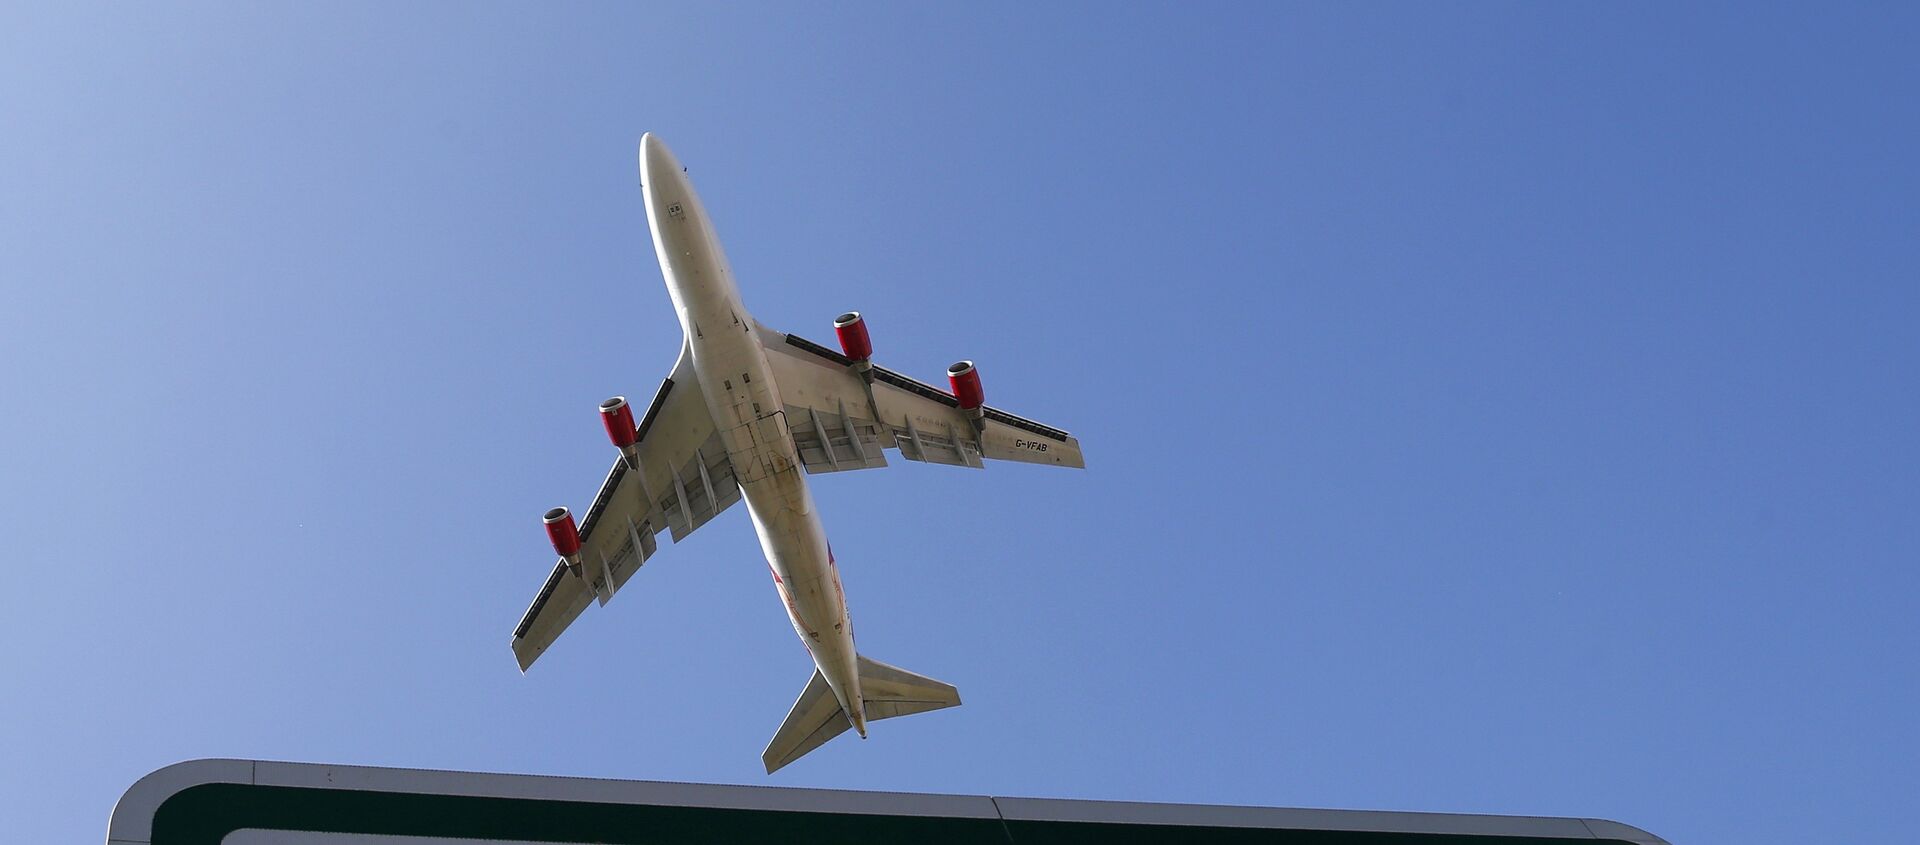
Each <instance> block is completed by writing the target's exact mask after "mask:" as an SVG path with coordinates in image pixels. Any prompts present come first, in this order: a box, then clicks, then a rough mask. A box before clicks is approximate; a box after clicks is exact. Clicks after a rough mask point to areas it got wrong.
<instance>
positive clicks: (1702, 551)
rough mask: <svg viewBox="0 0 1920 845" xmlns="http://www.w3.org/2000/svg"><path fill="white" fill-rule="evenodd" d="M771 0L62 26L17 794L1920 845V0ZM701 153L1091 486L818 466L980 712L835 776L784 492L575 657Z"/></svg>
mask: <svg viewBox="0 0 1920 845" xmlns="http://www.w3.org/2000/svg"><path fill="white" fill-rule="evenodd" d="M700 5H702V4H684V3H679V4H661V5H657V6H649V7H630V6H626V5H614V6H588V5H570V6H565V7H559V8H552V7H538V6H532V5H525V4H514V5H483V6H475V5H466V4H449V5H431V4H403V5H402V6H401V7H391V4H377V5H376V4H365V5H349V4H335V3H328V4H316V5H315V6H314V7H308V8H303V7H293V6H289V5H287V4H266V5H265V6H262V5H259V4H245V5H243V4H235V5H215V6H202V5H186V6H164V7H162V6H155V5H149V4H115V5H110V6H86V5H74V4H64V3H63V4H54V3H41V4H29V5H10V6H8V7H7V8H6V9H5V10H4V11H0V112H3V113H4V122H3V124H0V125H3V126H4V129H0V290H3V291H4V293H5V300H4V303H5V304H4V307H0V408H4V414H0V442H3V443H5V444H6V445H5V446H4V447H0V479H3V480H4V483H0V497H3V498H0V529H3V533H0V536H4V537H5V538H6V539H5V541H4V542H5V550H6V554H5V563H6V565H7V568H8V572H9V577H8V578H7V579H6V580H7V584H8V586H6V587H5V588H4V589H0V618H4V619H5V620H6V623H7V629H8V630H7V639H8V642H9V645H10V648H8V649H7V651H8V656H7V658H6V660H5V667H6V670H5V680H4V682H0V684H3V685H0V757H3V758H4V759H5V761H6V763H5V765H4V766H3V767H0V818H4V819H6V824H7V833H6V836H7V838H9V839H14V841H20V842H60V841H97V840H98V839H99V838H100V837H101V836H103V832H104V829H105V824H106V819H107V814H108V811H109V809H110V808H111V806H112V804H113V802H114V800H115V799H116V798H117V797H118V796H119V794H120V793H121V792H122V790H124V789H125V787H126V786H127V785H129V784H130V783H132V782H133V780H134V779H136V778H138V777H139V776H140V775H142V774H144V773H146V772H147V771H150V770H152V769H154V768H157V767H159V766H162V765H165V764H168V763H171V762H174V761H177V760H181V759H185V758H192V757H205V756H240V757H260V758H278V759H291V760H311V761H323V762H343V763H363V764H377V765H392V766H418V767H442V768H472V769H483V770H498V771H512V772H538V773H555V774H572V775H586V776H604V777H628V778H647V779H670V780H696V781H717V782H737V783H749V784H759V783H774V784H792V785H808V786H830V787H847V788H860V789H900V790H923V791H944V792H969V793H993V794H1002V795H1009V794H1011V795H1037V796H1056V797H1091V798H1115V799H1142V800H1161V801H1204V802H1222V803H1249V804H1267V805H1282V806H1310V807H1355V808H1370V809H1398V810H1438V811H1461V812H1489V813H1520V814H1546V815H1583V816H1599V817H1608V818H1614V819H1618V820H1620V821H1624V822H1628V823H1631V824H1635V825H1639V826H1642V827H1645V828H1647V829H1649V830H1651V831H1653V832H1655V833H1658V834H1661V835H1663V836H1666V837H1668V838H1670V839H1672V840H1673V841H1674V842H1676V843H1682V842H1685V843H1705V842H1728V843H1736V842H1737V843H1751V842H1809V841H1850V842H1863V843H1864V842H1887V843H1893V842H1909V841H1911V837H1912V828H1911V824H1912V821H1911V809H1912V802H1913V799H1914V796H1915V795H1920V764H1917V763H1916V759H1917V758H1920V729H1917V727H1916V717H1915V715H1914V714H1915V712H1916V710H1917V709H1920V702H1916V692H1917V691H1920V677H1917V672H1916V659H1915V651H1916V646H1920V621H1917V619H1916V618H1917V616H1920V614H1916V611H1915V606H1914V605H1915V597H1916V594H1920V575H1916V568H1917V567H1916V564H1917V563H1920V519H1917V518H1916V510H1917V506H1920V494H1917V493H1916V479H1920V447H1917V446H1916V442H1915V433H1916V431H1920V399H1917V398H1916V390H1915V373H1916V369H1920V367H1917V365H1920V341H1917V340H1916V331H1915V328H1914V327H1915V324H1916V320H1917V319H1920V283H1917V280H1920V254H1917V253H1920V214H1917V213H1916V201H1915V197H1916V196H1917V195H1920V169H1917V168H1916V165H1915V159H1914V155H1913V151H1914V150H1915V149H1916V148H1920V106H1917V105H1916V104H1917V103H1920V97H1916V93H1915V92H1916V90H1917V89H1920V71H1917V70H1916V60H1915V58H1914V52H1913V51H1914V45H1915V44H1916V43H1920V26H1917V25H1916V24H1920V19H1917V18H1916V14H1915V13H1914V12H1913V11H1912V10H1911V7H1903V8H1898V9H1897V10H1896V7H1893V6H1891V5H1889V6H1888V7H1887V8H1883V9H1876V8H1873V7H1863V6H1848V7H1829V6H1827V5H1824V4H1823V5H1821V6H1820V7H1818V11H1815V10H1814V7H1812V6H1809V7H1807V8H1804V9H1801V10H1797V11H1795V10H1786V9H1782V8H1780V7H1771V6H1770V7H1766V8H1755V7H1752V6H1748V5H1744V4H1733V5H1725V6H1705V5H1689V6H1687V7H1685V8H1671V7H1667V6H1664V5H1655V4H1634V5H1612V6H1601V5H1597V4H1586V5H1577V6H1576V5H1570V4H1552V5H1494V4H1480V3H1475V4H1327V5H1313V6H1295V5H1266V4H1260V5H1254V4H1249V5H1239V6H1232V5H1210V6H1199V7H1190V8H1188V9H1186V10H1182V11H1175V10H1173V9H1167V8H1162V9H1158V10H1146V9H1139V8H1133V7H1121V6H1116V5H1112V4H1097V5H1082V6H1057V5H1056V6H1040V7H1030V6H1026V5H1016V4H992V5H969V6H968V10H967V11H965V12H964V13H961V12H949V11H946V10H942V9H938V8H935V7H931V6H926V5H916V6H912V7H907V8H901V7H880V8H871V7H870V8H865V9H845V10H836V9H824V8H817V9H806V10H801V9H798V8H795V7H789V6H784V5H783V6H751V7H733V8H721V9H706V8H699V9H696V8H695V7H696V6H700ZM646 130H654V131H657V132H660V133H661V134H662V135H663V137H665V138H666V139H668V141H669V142H670V143H672V145H673V146H674V148H675V150H676V151H677V152H678V153H679V155H680V156H681V158H682V159H683V160H684V161H685V162H686V163H687V164H688V165H690V167H691V169H692V174H693V176H694V179H695V180H696V183H697V184H698V185H699V187H700V189H701V191H702V194H703V196H704V198H705V199H706V201H707V204H708V206H709V207H710V209H711V211H712V213H713V214H714V216H715V218H716V221H717V223H718V225H719V227H720V231H721V232H722V235H723V236H724V238H725V239H726V243H727V246H728V249H729V253H730V255H731V257H732V260H733V264H734V267H735V269H736V271H737V272H738V274H739V276H740V278H741V281H742V286H743V289H744V292H745V295H746V297H747V303H748V305H749V306H750V307H752V308H753V309H754V311H755V314H756V315H757V316H758V317H759V318H760V319H761V320H763V321H765V322H767V323H768V324H770V325H773V326H776V327H780V328H783V329H786V330H789V331H794V332H798V333H802V334H805V335H808V336H811V337H814V338H816V339H820V340H827V339H829V337H830V335H831V330H830V328H829V321H830V319H831V318H832V316H833V315H834V314H835V313H837V312H839V311H841V310H844V309H848V308H859V309H862V310H864V311H865V312H867V314H868V315H869V318H870V320H871V321H872V326H873V331H874V338H875V341H876V343H877V344H878V346H879V348H880V353H879V354H880V357H881V358H882V359H883V360H884V361H885V362H887V363H888V364H890V365H892V366H894V367H896V368H899V369H903V370H905V371H907V372H910V373H916V374H919V375H921V376H923V377H926V378H930V379H931V378H935V377H937V376H938V375H939V373H940V368H941V367H942V366H943V365H944V364H945V363H947V362H948V361H951V360H953V359H955V358H959V357H972V358H976V359H978V360H979V362H980V367H981V372H982V374H983V375H984V376H985V380H986V384H987V391H988V396H989V400H990V401H992V402H994V403H996V404H999V405H1002V406H1004V407H1007V408H1009V409H1011V410H1015V411H1017V412H1021V413H1025V414H1028V415H1031V416H1034V417H1036V418H1038V419H1041V420H1044V421H1047V422H1050V423H1054V424H1057V425H1060V426H1062V427H1064V428H1067V429H1069V430H1071V431H1073V432H1075V433H1076V434H1077V435H1079V437H1080V438H1081V440H1082V442H1083V443H1084V444H1085V448H1086V451H1087V454H1088V456H1089V462H1090V464H1091V468H1090V469H1089V470H1088V471H1086V472H1085V473H1072V472H1059V471H1049V470H1042V469H1038V468H1029V467H1017V466H1016V467H994V468H991V469H989V470H988V471H986V472H966V471H961V470H957V469H951V468H944V467H928V466H922V465H917V464H910V463H907V462H896V464H905V465H897V466H895V467H894V468H892V469H890V470H888V471H885V472H877V473H861V474H846V475H835V476H828V477H821V478H817V479H815V482H814V484H815V490H816V493H817V495H818V497H819V499H820V501H821V504H822V507H823V509H824V512H825V515H826V518H827V520H828V528H829V531H830V533H831V536H832V538H833V542H834V548H835V550H836V551H837V552H838V553H839V558H840V562H841V569H842V572H843V574H844V575H845V579H846V585H847V590H848V596H849V599H850V602H851V604H852V608H853V611H854V618H855V620H856V623H857V625H858V626H859V631H860V635H861V636H860V642H861V645H862V647H863V649H865V650H866V651H867V652H868V653H870V654H871V655H873V656H875V657H877V658H879V659H882V660H886V661H889V662H893V663H897V664H899V665H902V666H905V667H907V668H909V669H913V670H916V671H920V672H924V673H927V674H930V675H933V676H936V677H939V678H942V679H945V680H948V681H951V682H953V683H955V684H956V685H958V686H959V687H960V689H961V690H962V692H963V694H964V695H965V697H966V702H967V703H966V706H964V707H962V708H959V709H958V710H954V711H950V712H944V713H938V714H932V715H927V716H920V717H915V718H913V719H903V720H898V721H890V722H886V723H883V724H880V725H878V726H877V727H876V730H875V731H874V736H873V738H872V739H871V740H869V741H867V742H865V743H861V742H857V741H846V740H840V741H836V742H834V743H832V744H831V745H829V746H828V747H826V748H823V749H822V750H821V751H819V752H816V753H815V754H813V755H812V756H810V757H808V758H806V759H804V760H802V761H801V762H800V763H798V764H796V765H794V766H792V767H790V768H789V769H787V770H785V771H782V772H781V773H780V774H779V775H778V776H775V777H772V778H768V777H766V776H764V775H763V774H762V773H761V771H760V762H759V752H760V749H761V747H762V746H763V744H764V743H765V742H766V740H767V738H768V737H769V736H771V734H772V732H773V730H774V728H775V727H776V726H777V725H778V724H779V722H780V719H781V717H782V716H783V715H784V714H785V712H786V709H787V707H788V705H789V704H790V703H791V701H792V698H793V696H794V695H795V694H796V693H797V692H798V691H799V689H800V687H801V686H802V685H803V683H804V682H805V681H806V679H807V677H808V673H809V671H810V668H809V664H808V662H807V660H806V657H805V652H804V651H803V650H802V648H801V647H800V645H799V644H798V643H797V642H796V641H795V640H794V638H793V634H792V631H791V629H790V628H789V627H788V625H787V622H786V620H785V617H784V616H783V615H782V613H781V608H780V605H779V601H778V599H777V598H776V596H775V594H774V591H773V588H772V586H771V585H770V584H769V583H768V582H767V577H766V571H765V566H764V564H763V563H762V562H761V559H760V552H759V550H758V547H757V544H756V542H755V540H754V538H753V534H752V531H751V529H750V527H749V524H748V520H747V516H746V514H745V512H744V511H740V510H738V509H736V510H734V511H732V512H729V513H728V514H726V515H725V516H723V517H722V518H720V519H718V520H717V521H716V522H715V523H713V524H712V525H711V526H710V527H708V528H707V529H705V530H703V531H702V532H701V533H700V534H698V535H696V536H694V537H693V538H691V539H689V540H688V541H687V542H685V543H682V544H680V545H678V546H672V547H669V548H667V549H665V550H664V552H663V553H662V554H661V555H659V556H658V557H657V558H655V560H654V562H653V563H652V564H650V565H649V566H648V567H647V568H646V570H645V571H644V572H643V573H642V574H641V576H640V577H638V578H637V579H636V580H635V581H634V582H633V583H632V584H630V585H629V586H628V587H627V588H626V590H624V591H623V592H622V593H621V595H620V596H619V597H618V598H617V599H616V600H615V601H614V603H613V604H612V605H611V606H610V607H609V608H607V609H604V610H598V609H596V610H591V611H589V613H588V614H587V616H585V617H584V618H583V620H582V621H581V622H580V623H579V624H577V625H576V626H575V627H574V628H573V629H572V630H571V631H569V632H568V635H567V636H566V637H565V638H564V639H563V640H562V642H561V643H560V644H559V645H558V647H557V648H556V650H555V651H553V652H552V653H551V654H550V655H549V656H548V657H547V658H545V659H544V660H543V661H542V662H541V664H540V665H539V666H537V667H535V670H534V671H533V672H532V673H531V674H530V675H528V676H526V677H522V676H521V675H520V674H519V672H517V671H516V669H515V667H514V662H513V659H512V655H511V654H510V653H509V651H508V648H507V641H508V637H509V634H510V632H511V628H512V625H513V623H514V622H515V621H516V620H517V618H518V616H519V614H520V613H521V611H522V610H523V609H524V608H525V606H526V604H527V602H528V600H529V599H530V598H531V596H532V593H533V591H534V590H535V589H536V588H537V587H538V585H539V584H540V581H541V579H542V578H543V577H544V576H545V574H546V572H547V569H548V567H549V566H550V565H551V563H552V558H551V556H550V554H549V552H548V550H547V546H546V541H545V539H544V538H543V536H542V533H541V531H540V527H539V523H538V516H539V513H540V511H541V510H542V509H544V508H546V507H549V506H552V505H554V504H559V503H570V504H573V505H575V506H576V507H578V506H580V505H583V504H585V503H586V502H587V501H589V499H590V497H591V496H592V494H593V491H594V487H595V485H596V484H597V483H598V481H599V480H600V477H601V474H602V473H603V472H604V471H605V469H606V466H607V464H608V463H609V461H610V460H611V452H610V448H609V447H608V446H607V445H606V443H605V439H604V435H603V434H602V433H601V432H600V430H599V422H598V420H597V417H596V414H595V413H594V405H595V403H596V402H597V401H598V400H600V399H601V398H603V397H605V396H607V395H609V394H613V393H628V394H634V395H641V396H645V395H650V394H651V392H652V391H653V389H654V387H655V386H656V385H657V384H658V381H659V379H660V378H661V376H662V375H663V374H664V373H665V371H666V368H667V367H668V366H669V365H670V364H671V361H672V358H673V355H674V353H675V350H676V348H677V347H678V344H679V342H680V340H679V330H678V327H677V325H676V324H675V323H674V321H673V316H672V312H671V308H670V306H669V304H668V300H667V297H666V293H665V291H664V289H663V288H662V286H661V282H660V276H659V271H658V269H657V266H656V264H655V262H654V258H653V255H652V252H651V246H650V244H649V241H648V237H647V233H646V228H645V226H646V222H645V214H644V211H643V209H642V206H641V200H640V194H639V191H638V189H637V187H636V181H637V180H636V167H635V146H636V142H637V141H638V139H639V137H640V134H641V133H642V132H643V131H646ZM15 837H18V838H17V839H15Z"/></svg>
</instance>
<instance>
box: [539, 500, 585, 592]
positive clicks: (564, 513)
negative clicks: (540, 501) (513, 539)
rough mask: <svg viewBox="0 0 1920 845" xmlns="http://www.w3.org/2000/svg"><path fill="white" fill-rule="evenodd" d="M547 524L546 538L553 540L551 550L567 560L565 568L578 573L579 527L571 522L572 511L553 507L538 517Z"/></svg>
mask: <svg viewBox="0 0 1920 845" xmlns="http://www.w3.org/2000/svg"><path fill="white" fill-rule="evenodd" d="M540 521H541V522H543V523H545V524H546V526H547V539H548V540H551V541H552V542H553V551H554V553H555V554H558V555H559V556H561V557H562V558H565V559H566V561H567V569H569V570H571V571H572V572H573V574H575V575H579V574H580V529H579V527H578V526H575V525H574V524H573V512H572V511H569V510H567V509H566V508H554V509H553V510H550V511H547V515H546V516H543V517H541V518H540Z"/></svg>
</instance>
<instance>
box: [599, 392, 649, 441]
mask: <svg viewBox="0 0 1920 845" xmlns="http://www.w3.org/2000/svg"><path fill="white" fill-rule="evenodd" d="M600 422H602V423H605V424H606V426H607V439H608V440H612V441H613V445H615V446H617V447H619V448H620V449H622V450H625V449H626V448H627V447H628V446H632V445H633V444H634V443H635V442H636V441H638V440H639V439H640V432H639V431H638V430H637V429H635V428H634V425H633V406H632V405H628V404H627V397H625V396H615V397H613V398H612V399H608V400H607V401H605V402H602V403H600Z"/></svg>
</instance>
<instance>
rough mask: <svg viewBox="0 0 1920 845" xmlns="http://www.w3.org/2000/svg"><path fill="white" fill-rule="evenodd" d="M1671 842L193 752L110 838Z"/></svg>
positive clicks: (120, 843) (249, 841)
mask: <svg viewBox="0 0 1920 845" xmlns="http://www.w3.org/2000/svg"><path fill="white" fill-rule="evenodd" d="M476 840H477V841H479V842H483V843H514V844H515V845H523V844H524V845H549V843H607V845H738V843H761V842H764V843H782V844H783V845H785V843H814V842H826V843H849V845H861V843H875V845H879V844H880V843H887V845H896V843H924V845H1082V844H1083V843H1085V844H1086V845H1091V843H1102V845H1132V844H1133V843H1142V844H1143V845H1144V843H1192V845H1216V843H1217V845H1252V843H1275V845H1278V843H1288V844H1289V845H1482V844H1483V843H1484V845H1571V844H1572V843H1620V844H1621V845H1666V843H1665V842H1664V841H1663V840H1661V839H1660V838H1659V837H1656V836H1654V835H1652V834H1649V833H1647V832H1645V831H1642V830H1639V829H1637V828H1633V827H1630V826H1627V825H1624V824H1620V823H1618V822H1610V821H1601V820H1597V819H1567V818H1533V817H1522V816H1466V815H1445V814H1437V813H1385V812H1363V811H1351V810H1291V809H1278V808H1268V807H1218V806H1202V805H1191V804H1134V803H1122V802H1108V801H1066V800H1052V799H1033V798H992V797H987V796H976V795H921V794H908V793H888V792H846V791H839V790H821V789H789V788H781V787H765V786H717V785H709V784H690V783H663V782H651V781H615V780H588V779H584V778H555V777H534V776H528V775H499V774H483V773H475V772H439V771H419V770H411V769H377V768H367V767H360V766H327V765H316V764H306V763H273V762H265V761H252V760H195V761H191V762H187V763H180V764H177V765H174V766H168V767H167V768H164V769H161V770H159V771H157V772H154V773H153V774H150V775H148V776H146V777H145V778H142V779H141V780H140V781H139V782H138V783H136V784H134V785H133V787H132V788H131V789H129V790H127V794H126V795H125V796H123V797H122V798H121V799H120V803H119V804H118V805H116V806H115V807H114V810H113V819H112V821H111V822H110V823H109V825H108V830H107V842H108V845H223V843H224V845H453V843H466V844H467V845H472V843H473V842H474V841H476Z"/></svg>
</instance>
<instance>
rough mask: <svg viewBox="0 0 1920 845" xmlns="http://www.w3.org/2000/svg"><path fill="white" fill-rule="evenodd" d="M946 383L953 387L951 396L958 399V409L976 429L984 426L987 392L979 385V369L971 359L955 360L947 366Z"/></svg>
mask: <svg viewBox="0 0 1920 845" xmlns="http://www.w3.org/2000/svg"><path fill="white" fill-rule="evenodd" d="M947 384H948V385H950V386H951V387H952V388H953V398H955V399H958V400H960V410H962V411H965V412H966V414H967V418H968V419H971V420H973V427H974V428H975V429H976V430H977V429H980V428H983V427H985V426H986V411H985V410H983V406H985V405H986V404H987V392H986V390H985V389H984V388H982V387H981V386H980V371H979V370H978V369H976V368H974V366H973V362H972V361H956V362H954V365H953V366H951V367H948V368H947Z"/></svg>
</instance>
